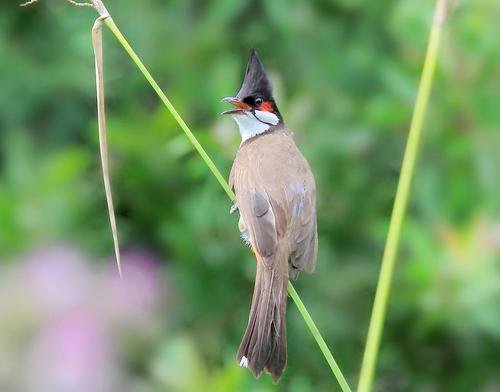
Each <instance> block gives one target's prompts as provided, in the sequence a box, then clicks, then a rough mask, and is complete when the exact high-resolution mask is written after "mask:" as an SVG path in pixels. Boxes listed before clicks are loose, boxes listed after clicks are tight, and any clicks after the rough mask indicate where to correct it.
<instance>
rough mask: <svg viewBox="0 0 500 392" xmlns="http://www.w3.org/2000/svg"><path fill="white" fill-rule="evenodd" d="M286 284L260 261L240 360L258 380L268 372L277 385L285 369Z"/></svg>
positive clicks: (282, 278)
mask: <svg viewBox="0 0 500 392" xmlns="http://www.w3.org/2000/svg"><path fill="white" fill-rule="evenodd" d="M286 284H287V277H286V276H280V274H278V272H277V271H275V270H273V269H269V268H267V267H266V266H265V265H264V263H262V262H257V274H256V277H255V288H254V291H253V298H252V307H251V309H250V316H249V318H248V326H247V329H246V331H245V335H244V336H243V340H242V341H241V344H240V348H239V350H238V357H237V358H238V363H239V364H240V366H245V367H248V368H249V369H250V370H251V371H252V373H253V374H254V375H255V376H256V377H259V376H260V374H261V373H262V371H263V370H265V371H267V372H269V373H270V374H271V376H272V377H273V380H274V381H275V382H277V381H278V380H279V378H280V377H281V374H282V373H283V370H284V369H285V366H286V319H285V313H286V299H287V298H286Z"/></svg>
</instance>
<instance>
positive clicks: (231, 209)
mask: <svg viewBox="0 0 500 392" xmlns="http://www.w3.org/2000/svg"><path fill="white" fill-rule="evenodd" d="M236 211H238V204H237V202H233V204H232V205H231V208H230V209H229V213H230V214H234V213H235V212H236Z"/></svg>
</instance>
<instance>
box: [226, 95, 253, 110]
mask: <svg viewBox="0 0 500 392" xmlns="http://www.w3.org/2000/svg"><path fill="white" fill-rule="evenodd" d="M221 102H228V103H230V104H231V105H233V106H234V109H230V110H226V111H224V112H222V113H221V114H237V113H243V112H245V111H247V110H250V105H248V104H246V103H245V102H243V101H242V100H241V99H239V98H237V97H226V98H222V100H221Z"/></svg>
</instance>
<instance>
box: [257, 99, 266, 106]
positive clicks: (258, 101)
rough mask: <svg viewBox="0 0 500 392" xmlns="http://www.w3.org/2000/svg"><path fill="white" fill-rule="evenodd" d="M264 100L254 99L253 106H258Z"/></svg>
mask: <svg viewBox="0 0 500 392" xmlns="http://www.w3.org/2000/svg"><path fill="white" fill-rule="evenodd" d="M262 102H264V100H263V99H262V98H261V97H257V98H255V106H259V105H260V104H261V103H262Z"/></svg>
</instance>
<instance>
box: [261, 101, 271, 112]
mask: <svg viewBox="0 0 500 392" xmlns="http://www.w3.org/2000/svg"><path fill="white" fill-rule="evenodd" d="M259 110H262V111H264V112H272V111H273V110H274V109H273V105H272V104H271V102H262V103H261V104H260V106H259Z"/></svg>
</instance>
